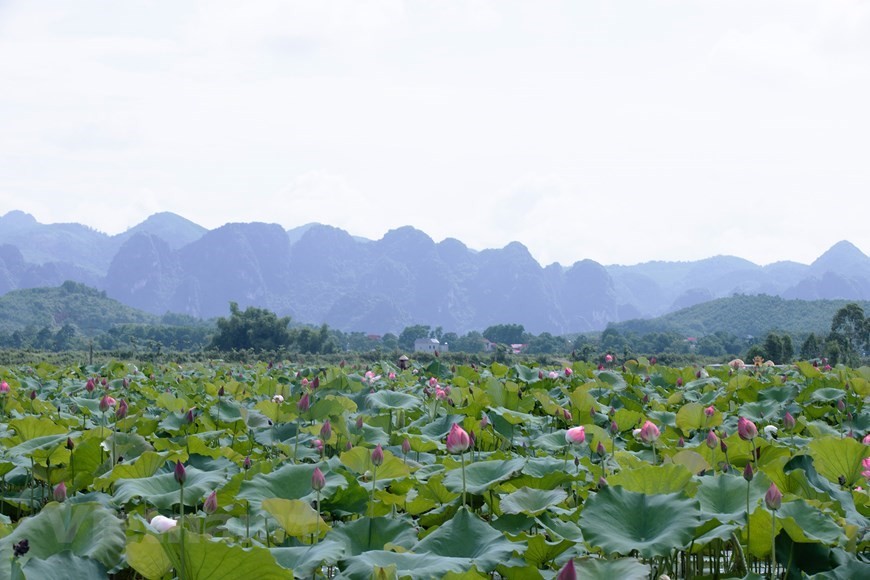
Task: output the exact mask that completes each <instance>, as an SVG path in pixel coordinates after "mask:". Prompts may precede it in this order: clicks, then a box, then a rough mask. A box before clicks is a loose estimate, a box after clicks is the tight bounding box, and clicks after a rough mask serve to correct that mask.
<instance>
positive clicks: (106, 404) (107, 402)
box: [30, 391, 115, 413]
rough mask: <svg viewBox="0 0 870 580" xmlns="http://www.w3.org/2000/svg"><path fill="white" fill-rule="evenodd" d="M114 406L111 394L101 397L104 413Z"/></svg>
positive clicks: (101, 406)
mask: <svg viewBox="0 0 870 580" xmlns="http://www.w3.org/2000/svg"><path fill="white" fill-rule="evenodd" d="M35 394H36V392H35V391H34V392H33V393H31V395H35ZM30 398H31V399H32V398H33V396H31V397H30ZM114 406H115V399H113V398H112V397H110V396H109V395H104V396H103V398H102V399H100V411H102V412H103V413H105V412H106V411H108V410H109V409H111V408H112V407H114Z"/></svg>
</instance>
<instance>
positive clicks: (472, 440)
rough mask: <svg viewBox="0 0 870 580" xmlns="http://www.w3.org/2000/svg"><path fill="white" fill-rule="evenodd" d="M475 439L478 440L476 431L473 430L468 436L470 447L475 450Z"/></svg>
mask: <svg viewBox="0 0 870 580" xmlns="http://www.w3.org/2000/svg"><path fill="white" fill-rule="evenodd" d="M475 439H476V436H475V435H474V429H472V430H471V432H470V433H469V434H468V446H469V447H470V448H471V449H474V441H475Z"/></svg>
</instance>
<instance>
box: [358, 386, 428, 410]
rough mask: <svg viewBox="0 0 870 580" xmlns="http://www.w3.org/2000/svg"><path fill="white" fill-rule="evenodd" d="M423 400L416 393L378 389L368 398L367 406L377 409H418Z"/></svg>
mask: <svg viewBox="0 0 870 580" xmlns="http://www.w3.org/2000/svg"><path fill="white" fill-rule="evenodd" d="M421 405H422V401H421V400H420V399H419V398H418V397H415V396H414V395H409V394H407V393H400V392H397V391H386V390H385V391H377V392H375V393H372V394H371V395H369V396H368V398H367V399H366V406H368V407H370V408H372V409H376V410H379V411H380V410H388V409H406V410H412V409H417V408H419V407H420V406H421Z"/></svg>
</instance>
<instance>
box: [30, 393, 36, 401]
mask: <svg viewBox="0 0 870 580" xmlns="http://www.w3.org/2000/svg"><path fill="white" fill-rule="evenodd" d="M35 398H36V391H30V400H31V401H32V400H33V399H35Z"/></svg>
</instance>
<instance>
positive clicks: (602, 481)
mask: <svg viewBox="0 0 870 580" xmlns="http://www.w3.org/2000/svg"><path fill="white" fill-rule="evenodd" d="M575 463H576V459H575ZM605 487H607V480H606V479H604V476H603V475H602V476H601V477H599V478H598V489H604V488H605Z"/></svg>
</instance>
